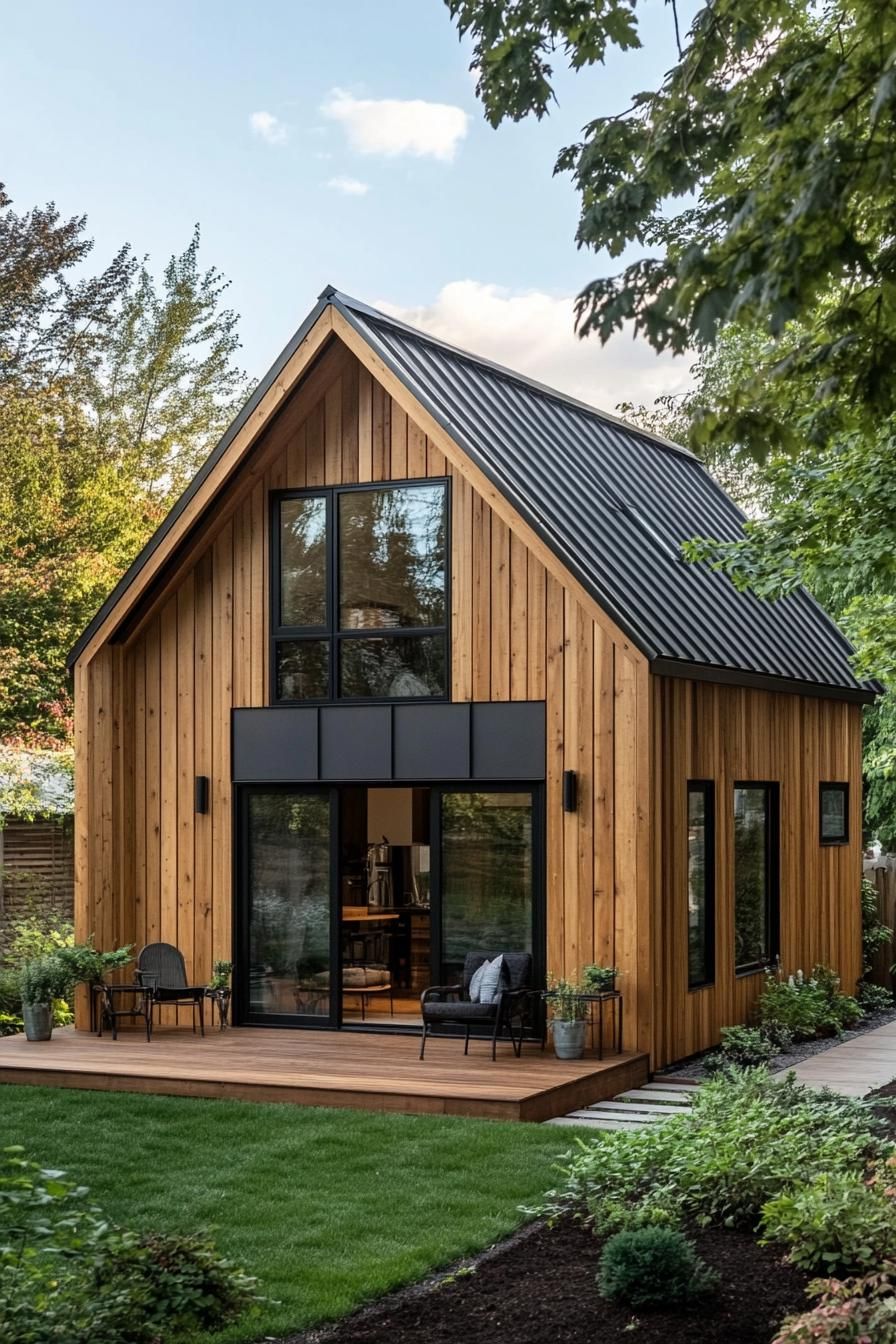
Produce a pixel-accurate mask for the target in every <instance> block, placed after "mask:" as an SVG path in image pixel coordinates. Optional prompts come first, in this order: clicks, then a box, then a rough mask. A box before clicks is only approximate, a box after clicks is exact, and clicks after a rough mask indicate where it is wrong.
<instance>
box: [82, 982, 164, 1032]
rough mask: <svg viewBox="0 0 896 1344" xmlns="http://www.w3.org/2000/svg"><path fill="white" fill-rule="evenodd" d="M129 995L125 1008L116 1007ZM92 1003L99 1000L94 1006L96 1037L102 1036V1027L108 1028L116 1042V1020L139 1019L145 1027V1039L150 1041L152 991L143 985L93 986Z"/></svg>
mask: <svg viewBox="0 0 896 1344" xmlns="http://www.w3.org/2000/svg"><path fill="white" fill-rule="evenodd" d="M128 995H130V997H131V1003H130V1005H129V1006H126V1007H118V1006H117V1004H118V1002H119V1001H120V1000H126V999H127V996H128ZM92 998H93V1001H94V1002H96V1000H99V1002H98V1003H97V1004H96V1010H95V1020H96V1023H97V1035H98V1036H102V1034H103V1027H104V1026H109V1027H111V1029H112V1039H113V1041H117V1040H118V1020H119V1018H122V1017H126V1018H132V1019H133V1018H141V1019H142V1020H143V1023H144V1026H145V1027H146V1039H147V1041H151V1040H152V990H151V989H148V988H147V987H146V986H145V985H136V984H135V985H105V984H101V985H94V986H93V990H92Z"/></svg>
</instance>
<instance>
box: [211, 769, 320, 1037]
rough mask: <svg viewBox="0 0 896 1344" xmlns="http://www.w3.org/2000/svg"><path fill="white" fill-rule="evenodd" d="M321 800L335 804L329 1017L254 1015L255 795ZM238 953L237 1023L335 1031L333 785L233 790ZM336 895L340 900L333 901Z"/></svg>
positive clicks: (245, 786) (255, 786) (259, 786)
mask: <svg viewBox="0 0 896 1344" xmlns="http://www.w3.org/2000/svg"><path fill="white" fill-rule="evenodd" d="M259 793H262V794H266V793H267V794H271V793H273V794H290V793H292V794H317V795H323V796H324V797H326V798H327V799H328V800H329V804H330V1011H329V1013H327V1014H326V1015H324V1014H322V1013H321V1014H311V1013H253V1012H252V1010H251V1007H250V1003H249V980H250V976H249V968H250V963H249V896H250V889H249V798H250V796H251V795H252V794H259ZM234 835H235V837H236V844H235V845H234V846H233V876H234V888H233V895H234V899H233V951H232V954H231V956H232V959H233V965H234V968H235V971H236V974H235V975H234V995H233V1003H234V1022H235V1024H236V1025H238V1026H251V1027H256V1026H258V1027H292V1028H295V1027H302V1028H303V1029H307V1030H311V1031H335V1030H336V1029H337V1028H338V1026H339V1023H340V1021H341V1020H342V980H341V977H340V976H338V975H334V966H335V965H336V964H338V963H337V958H336V949H338V946H339V900H338V896H339V790H338V788H335V787H333V786H332V785H319V784H318V785H315V784H303V783H299V784H240V785H237V786H236V787H235V789H234ZM334 893H335V896H336V898H337V899H334Z"/></svg>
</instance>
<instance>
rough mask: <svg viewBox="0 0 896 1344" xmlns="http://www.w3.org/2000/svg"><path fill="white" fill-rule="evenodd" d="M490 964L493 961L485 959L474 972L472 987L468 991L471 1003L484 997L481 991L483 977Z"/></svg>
mask: <svg viewBox="0 0 896 1344" xmlns="http://www.w3.org/2000/svg"><path fill="white" fill-rule="evenodd" d="M490 964H491V963H490V962H489V961H487V960H486V961H483V963H482V965H481V966H480V967H479V969H478V970H477V971H474V972H473V978H472V980H471V981H470V988H469V990H468V991H467V992H468V993H469V996H470V1002H471V1003H479V1001H480V999H481V998H482V992H481V991H482V977H483V976H484V975H485V970H486V967H487V966H489V965H490Z"/></svg>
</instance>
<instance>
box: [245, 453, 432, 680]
mask: <svg viewBox="0 0 896 1344" xmlns="http://www.w3.org/2000/svg"><path fill="white" fill-rule="evenodd" d="M434 485H439V486H441V487H442V489H443V491H444V496H445V545H444V555H443V557H442V558H443V566H444V574H445V620H444V623H443V624H442V625H431V626H413V627H411V626H397V627H394V628H390V629H389V630H388V631H382V630H340V629H339V498H340V497H341V496H342V495H348V494H359V493H362V492H365V491H366V492H370V491H379V492H382V491H384V490H401V489H407V488H408V487H412V488H413V487H427V486H430V487H431V486H434ZM289 499H325V500H326V528H327V542H326V557H327V558H326V580H325V583H326V612H327V623H326V625H323V626H287V625H282V624H281V623H280V618H281V590H280V588H281V586H280V559H281V555H280V506H281V504H282V502H283V501H284V500H289ZM269 504H270V508H269V526H270V546H269V554H270V574H269V592H268V610H269V612H270V638H269V641H268V643H269V647H270V668H269V675H268V702H269V704H271V705H330V704H340V705H371V704H378V705H388V704H398V705H404V704H421V703H422V704H444V703H445V702H446V701H448V700H450V698H451V478H450V477H449V476H415V477H410V478H408V479H404V480H398V481H364V482H358V483H355V482H352V483H351V484H350V485H321V486H307V487H305V488H304V489H299V490H272V491H271V492H270V500H269ZM425 636H433V637H440V638H441V639H442V640H443V642H444V648H445V689H444V691H443V693H442V694H441V695H401V696H373V695H358V696H354V695H352V696H349V695H342V694H341V687H340V684H339V683H340V667H341V656H340V653H341V646H342V642H343V641H344V640H351V639H359V640H370V639H402V638H408V639H411V638H415V637H416V638H420V637H425ZM298 642H307V643H315V642H318V643H320V642H325V643H326V644H327V646H328V668H327V694H326V695H324V696H315V697H310V696H309V697H306V698H304V699H295V700H293V699H286V698H281V697H280V696H278V694H277V650H278V647H279V645H281V644H287V643H298Z"/></svg>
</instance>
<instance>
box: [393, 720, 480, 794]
mask: <svg viewBox="0 0 896 1344" xmlns="http://www.w3.org/2000/svg"><path fill="white" fill-rule="evenodd" d="M392 741H393V766H392V769H393V778H394V779H407V780H419V779H433V778H434V777H435V776H434V773H433V772H434V771H437V772H438V778H439V779H469V778H470V706H469V705H395V706H394V707H393V719H392Z"/></svg>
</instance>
